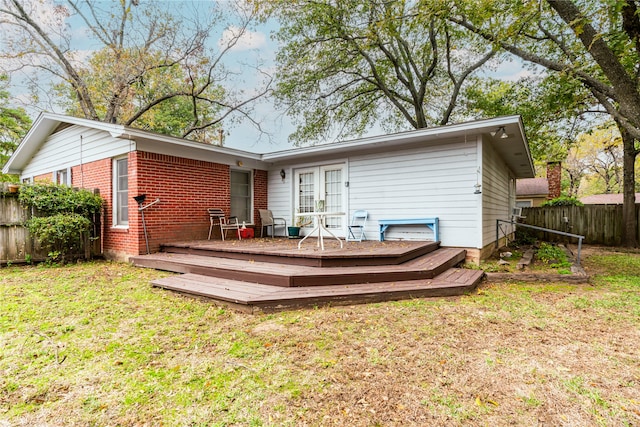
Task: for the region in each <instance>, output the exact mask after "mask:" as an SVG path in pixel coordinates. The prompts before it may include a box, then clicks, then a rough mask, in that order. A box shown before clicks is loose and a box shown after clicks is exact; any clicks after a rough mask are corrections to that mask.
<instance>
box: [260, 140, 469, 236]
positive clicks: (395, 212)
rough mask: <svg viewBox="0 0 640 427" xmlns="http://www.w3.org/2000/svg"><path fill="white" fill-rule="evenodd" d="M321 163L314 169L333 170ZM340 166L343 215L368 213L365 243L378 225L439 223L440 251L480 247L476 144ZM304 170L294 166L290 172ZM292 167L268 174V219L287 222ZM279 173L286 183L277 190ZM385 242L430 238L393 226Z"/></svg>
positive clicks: (355, 159)
mask: <svg viewBox="0 0 640 427" xmlns="http://www.w3.org/2000/svg"><path fill="white" fill-rule="evenodd" d="M337 161H338V160H337V159H336V160H333V161H331V160H326V161H324V162H322V163H318V165H320V164H335V163H336V162H337ZM340 161H342V162H344V163H345V165H346V168H345V170H346V173H347V176H346V179H345V180H346V181H348V183H349V186H348V187H347V188H345V191H347V210H348V212H349V214H350V213H352V212H353V211H355V210H358V209H365V210H367V211H368V212H369V220H368V222H367V227H366V230H365V232H366V235H367V239H368V240H378V238H379V233H378V220H379V219H388V218H420V217H422V218H424V217H438V218H439V219H440V240H441V241H442V244H443V246H460V247H477V246H478V242H480V241H481V237H480V235H479V233H480V215H479V206H480V200H479V195H477V194H474V190H475V188H474V184H475V183H476V179H477V175H476V171H477V166H476V165H477V144H476V142H475V140H474V141H472V142H464V141H460V142H458V143H455V142H454V143H447V144H446V145H445V144H443V145H436V146H433V145H431V146H428V147H422V148H412V149H405V150H399V151H395V152H392V153H389V152H383V153H372V154H361V155H354V156H352V157H349V158H348V159H345V158H341V159H340ZM303 166H304V167H309V166H311V165H309V164H308V163H307V164H305V165H296V166H295V167H303ZM295 167H294V166H291V165H289V166H285V167H282V166H277V167H276V166H274V167H273V168H272V169H270V170H269V208H270V209H271V210H272V211H273V213H274V216H282V217H285V218H287V222H288V223H289V221H290V220H291V219H292V218H291V217H292V214H293V208H292V206H293V203H292V199H293V193H292V188H293V183H292V182H291V179H292V178H293V176H294V173H293V172H294V168H295ZM280 169H284V170H285V172H286V174H287V177H286V182H285V183H284V184H283V183H282V179H281V178H280V175H279V173H280ZM385 236H386V238H387V239H389V240H394V239H406V240H428V239H432V238H433V233H432V232H431V231H430V230H429V229H428V228H427V227H426V226H419V227H413V226H395V227H391V228H389V229H388V231H387V233H386V235H385Z"/></svg>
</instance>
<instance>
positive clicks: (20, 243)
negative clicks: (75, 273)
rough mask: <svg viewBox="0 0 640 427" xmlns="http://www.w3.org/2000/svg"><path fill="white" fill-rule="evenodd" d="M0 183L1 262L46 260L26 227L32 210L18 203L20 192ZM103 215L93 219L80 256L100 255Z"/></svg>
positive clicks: (45, 252) (44, 253)
mask: <svg viewBox="0 0 640 427" xmlns="http://www.w3.org/2000/svg"><path fill="white" fill-rule="evenodd" d="M6 190H7V188H6V184H5V186H4V188H3V185H2V183H0V265H6V264H8V263H24V262H30V261H34V262H35V261H43V260H45V259H46V258H47V256H48V251H47V250H45V249H42V248H41V247H40V245H39V244H38V242H37V241H36V240H35V239H34V238H33V237H32V236H31V234H30V233H29V230H28V229H27V228H26V227H25V226H24V223H25V221H27V220H28V219H29V218H31V209H28V208H25V207H24V206H22V205H21V204H20V202H18V195H17V194H16V193H10V192H8V191H6ZM99 236H100V218H99V216H98V217H96V218H94V221H93V230H92V232H91V233H89V234H87V235H86V236H83V240H84V247H83V248H82V249H81V250H82V253H80V254H78V255H79V256H80V257H84V258H90V257H92V256H99V255H101V245H100V239H99V238H97V239H96V237H99Z"/></svg>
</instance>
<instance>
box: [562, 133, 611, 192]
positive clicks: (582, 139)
mask: <svg viewBox="0 0 640 427" xmlns="http://www.w3.org/2000/svg"><path fill="white" fill-rule="evenodd" d="M622 156H623V152H622V138H621V137H620V133H619V132H618V129H617V128H616V126H615V124H613V123H609V124H608V126H604V127H601V128H597V129H594V130H593V131H592V132H589V133H585V134H582V135H580V136H579V137H578V139H577V141H576V144H575V146H574V147H572V149H571V150H570V153H569V157H568V159H571V161H570V162H565V163H564V167H565V170H571V171H572V172H574V173H573V175H574V176H575V177H579V178H584V179H585V181H586V184H587V185H588V188H586V189H584V190H583V191H582V193H583V194H596V193H607V194H608V193H619V192H620V191H621V190H622ZM571 166H574V167H571ZM577 170H580V173H577ZM579 183H580V182H578V184H579ZM576 190H577V188H576ZM575 194H576V193H574V194H573V195H575Z"/></svg>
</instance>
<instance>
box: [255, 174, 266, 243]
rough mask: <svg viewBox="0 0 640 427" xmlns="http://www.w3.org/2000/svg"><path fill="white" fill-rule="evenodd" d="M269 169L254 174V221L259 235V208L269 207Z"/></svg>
mask: <svg viewBox="0 0 640 427" xmlns="http://www.w3.org/2000/svg"><path fill="white" fill-rule="evenodd" d="M267 196H268V191H267V171H263V170H256V171H255V173H254V175H253V222H254V223H255V225H256V228H255V229H256V232H257V233H258V234H257V235H258V236H259V235H260V227H261V226H262V223H261V222H260V212H258V209H267V207H268V198H267Z"/></svg>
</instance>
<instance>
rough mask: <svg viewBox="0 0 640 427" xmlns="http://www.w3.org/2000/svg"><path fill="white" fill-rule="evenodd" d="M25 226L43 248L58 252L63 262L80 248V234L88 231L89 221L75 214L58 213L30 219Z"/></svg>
mask: <svg viewBox="0 0 640 427" xmlns="http://www.w3.org/2000/svg"><path fill="white" fill-rule="evenodd" d="M26 226H27V228H28V229H29V232H30V233H31V234H32V235H33V236H34V237H35V238H37V239H38V240H39V241H40V243H41V244H42V245H43V246H44V247H45V248H47V249H49V251H50V252H51V253H56V252H58V253H59V254H60V256H61V257H62V261H64V260H65V258H66V257H67V255H70V254H74V253H77V252H78V251H79V250H80V249H81V248H82V233H83V232H88V231H89V229H90V228H91V221H89V219H88V218H86V217H84V216H82V215H79V214H76V213H69V214H64V213H60V214H55V215H51V216H42V217H34V218H31V219H30V220H28V221H27V222H26Z"/></svg>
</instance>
